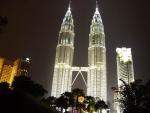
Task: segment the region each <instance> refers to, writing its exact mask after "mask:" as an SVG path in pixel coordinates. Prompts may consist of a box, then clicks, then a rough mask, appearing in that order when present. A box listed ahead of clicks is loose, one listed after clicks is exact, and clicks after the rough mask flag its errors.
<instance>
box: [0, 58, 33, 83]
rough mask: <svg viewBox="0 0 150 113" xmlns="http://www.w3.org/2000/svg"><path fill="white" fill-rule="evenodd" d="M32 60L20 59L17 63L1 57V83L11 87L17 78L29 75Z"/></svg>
mask: <svg viewBox="0 0 150 113" xmlns="http://www.w3.org/2000/svg"><path fill="white" fill-rule="evenodd" d="M29 67H30V60H29V59H28V60H27V59H22V58H18V59H16V60H15V61H13V60H8V59H5V58H2V57H0V82H7V83H9V84H10V85H11V83H12V82H13V79H14V77H15V76H19V75H24V76H28V75H29Z"/></svg>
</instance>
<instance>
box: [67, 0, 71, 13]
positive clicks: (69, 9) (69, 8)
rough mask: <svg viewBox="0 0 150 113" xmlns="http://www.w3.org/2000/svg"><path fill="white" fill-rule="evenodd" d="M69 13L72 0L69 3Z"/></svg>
mask: <svg viewBox="0 0 150 113" xmlns="http://www.w3.org/2000/svg"><path fill="white" fill-rule="evenodd" d="M68 11H71V0H70V1H69V7H68Z"/></svg>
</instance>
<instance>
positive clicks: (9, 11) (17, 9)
mask: <svg viewBox="0 0 150 113" xmlns="http://www.w3.org/2000/svg"><path fill="white" fill-rule="evenodd" d="M0 4H1V5H2V6H1V7H0V9H1V10H0V15H2V16H3V15H4V16H7V17H8V25H7V28H6V31H5V33H4V34H2V35H0V42H3V44H1V45H0V55H2V56H6V57H11V58H13V57H18V56H27V57H28V56H29V57H31V58H32V62H31V67H32V72H31V73H32V74H31V75H32V76H31V77H32V79H34V80H35V81H37V82H39V83H41V84H42V85H43V86H44V87H45V88H46V89H47V90H50V88H51V84H52V83H51V81H52V73H53V65H54V58H55V47H56V45H57V39H58V31H59V30H60V25H61V22H62V21H61V20H62V18H63V16H64V14H65V12H66V9H67V7H68V1H57V2H51V1H45V2H42V4H41V2H40V1H34V0H33V1H30V2H29V1H28V2H27V1H20V2H17V0H16V1H9V2H8V1H0ZM71 5H72V12H73V14H74V15H73V17H74V20H75V26H76V27H75V33H76V36H75V37H76V38H75V44H76V45H75V47H76V51H75V59H74V61H73V62H74V63H73V64H74V65H81V66H86V65H87V60H86V59H87V57H86V58H85V55H86V56H87V47H88V33H89V26H90V22H91V19H92V16H93V13H94V11H95V8H94V7H95V1H93V0H90V1H86V0H83V1H79V0H76V1H72V4H71ZM99 7H100V12H101V15H102V19H103V23H104V27H105V34H106V47H107V62H108V65H107V70H108V82H109V87H108V90H109V92H110V89H109V88H111V87H112V86H114V85H116V84H115V82H114V81H116V77H117V73H116V59H115V57H116V53H115V49H116V47H129V48H132V54H133V61H134V64H133V65H134V71H135V79H138V78H141V79H144V80H146V79H149V78H150V77H149V73H148V72H149V71H148V70H149V67H148V66H149V65H150V60H149V59H148V58H149V57H150V54H149V52H148V50H149V49H150V47H149V44H148V41H149V36H150V34H149V32H148V28H149V25H150V22H149V21H148V20H149V19H150V15H149V13H148V12H149V11H148V6H147V5H146V3H144V4H143V3H140V2H138V1H137V2H136V3H134V2H133V1H129V0H127V1H104V0H103V1H100V3H99ZM33 44H34V45H33ZM83 44H84V46H83ZM6 45H8V46H6ZM79 53H80V55H79ZM76 56H77V57H76ZM83 56H84V57H83ZM112 76H113V77H112Z"/></svg>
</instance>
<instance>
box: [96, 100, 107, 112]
mask: <svg viewBox="0 0 150 113" xmlns="http://www.w3.org/2000/svg"><path fill="white" fill-rule="evenodd" d="M103 109H108V105H107V104H106V103H105V101H103V100H98V101H97V102H96V103H95V110H96V111H97V110H100V113H102V110H103Z"/></svg>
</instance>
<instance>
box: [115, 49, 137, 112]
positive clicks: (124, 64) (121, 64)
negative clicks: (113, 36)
mask: <svg viewBox="0 0 150 113" xmlns="http://www.w3.org/2000/svg"><path fill="white" fill-rule="evenodd" d="M116 52H117V59H116V60H117V85H118V88H117V90H114V93H113V94H114V113H122V112H123V109H121V106H120V102H119V101H118V100H119V99H120V96H121V95H120V94H119V91H120V87H121V86H122V85H123V83H122V81H120V79H121V80H123V81H125V82H126V83H127V84H129V83H131V82H133V81H134V70H133V60H132V54H131V48H125V47H123V48H117V49H116Z"/></svg>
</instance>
